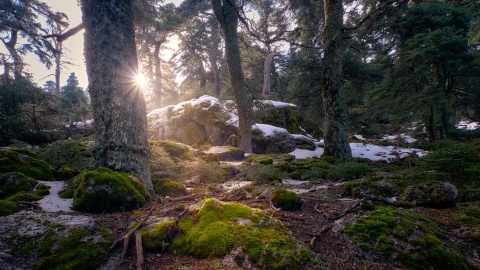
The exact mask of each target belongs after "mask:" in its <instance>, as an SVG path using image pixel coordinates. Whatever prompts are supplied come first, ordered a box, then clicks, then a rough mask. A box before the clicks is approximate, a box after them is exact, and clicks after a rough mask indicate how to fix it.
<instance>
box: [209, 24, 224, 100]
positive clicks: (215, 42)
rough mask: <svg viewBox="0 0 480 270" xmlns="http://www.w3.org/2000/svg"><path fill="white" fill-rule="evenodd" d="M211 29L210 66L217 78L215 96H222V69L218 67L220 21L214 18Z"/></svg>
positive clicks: (215, 78)
mask: <svg viewBox="0 0 480 270" xmlns="http://www.w3.org/2000/svg"><path fill="white" fill-rule="evenodd" d="M211 29H212V30H211V31H212V47H211V48H210V54H209V58H210V66H211V67H212V72H213V76H214V80H215V96H216V97H220V91H221V83H222V79H221V76H220V69H219V68H218V63H217V62H218V58H219V57H220V54H221V52H220V50H219V47H220V33H219V29H218V22H217V21H216V20H215V19H213V20H211Z"/></svg>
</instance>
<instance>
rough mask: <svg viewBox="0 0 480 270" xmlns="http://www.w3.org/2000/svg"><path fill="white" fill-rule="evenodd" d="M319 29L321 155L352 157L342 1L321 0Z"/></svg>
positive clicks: (341, 159) (339, 158)
mask: <svg viewBox="0 0 480 270" xmlns="http://www.w3.org/2000/svg"><path fill="white" fill-rule="evenodd" d="M324 12H325V24H324V29H323V36H322V41H323V46H324V58H323V69H322V78H321V82H320V84H321V87H322V95H323V106H324V109H325V123H324V132H323V133H324V139H325V150H324V155H326V156H333V157H335V158H337V159H338V160H340V161H350V160H352V159H353V158H352V150H351V149H350V144H349V142H348V136H347V131H346V121H347V114H346V107H347V105H346V98H345V93H344V89H343V71H342V68H343V67H342V58H343V50H344V45H343V32H342V26H343V3H342V0H325V9H324Z"/></svg>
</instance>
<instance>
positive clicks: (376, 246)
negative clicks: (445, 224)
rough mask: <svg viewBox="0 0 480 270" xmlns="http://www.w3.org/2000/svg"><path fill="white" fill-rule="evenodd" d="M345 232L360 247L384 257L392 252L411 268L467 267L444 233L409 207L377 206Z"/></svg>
mask: <svg viewBox="0 0 480 270" xmlns="http://www.w3.org/2000/svg"><path fill="white" fill-rule="evenodd" d="M345 233H346V234H347V235H349V236H350V237H352V238H353V240H354V241H355V242H356V243H358V244H359V245H360V247H362V248H363V249H373V250H376V251H379V252H381V253H383V254H385V255H386V256H390V255H392V254H393V253H395V254H396V255H395V256H394V257H396V258H397V259H398V260H400V261H401V262H402V263H403V264H405V265H406V266H408V267H412V268H414V269H430V267H433V268H434V269H469V266H468V263H467V262H466V260H465V259H464V258H463V257H462V255H461V253H459V252H457V251H455V250H456V247H455V246H453V244H451V243H449V242H448V241H447V240H446V236H445V233H444V232H443V231H441V230H440V229H439V228H438V227H437V226H436V224H435V223H434V222H433V221H431V220H429V219H427V218H425V217H423V216H420V215H418V214H415V213H414V212H412V211H411V210H398V209H394V208H391V207H382V208H379V209H377V210H375V211H372V212H370V213H369V214H368V215H367V216H365V217H362V218H359V219H357V220H356V222H355V224H353V226H349V227H347V228H346V229H345ZM402 242H403V243H404V244H401V243H402ZM405 245H409V247H408V248H405Z"/></svg>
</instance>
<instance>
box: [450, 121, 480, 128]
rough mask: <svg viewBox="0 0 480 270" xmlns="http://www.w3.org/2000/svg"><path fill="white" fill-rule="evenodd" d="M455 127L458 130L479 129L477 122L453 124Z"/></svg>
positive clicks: (479, 125)
mask: <svg viewBox="0 0 480 270" xmlns="http://www.w3.org/2000/svg"><path fill="white" fill-rule="evenodd" d="M455 127H456V128H457V129H460V130H476V129H478V128H480V124H479V122H469V121H464V120H463V121H460V122H458V123H457V124H455Z"/></svg>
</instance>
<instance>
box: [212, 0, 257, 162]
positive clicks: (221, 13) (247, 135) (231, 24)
mask: <svg viewBox="0 0 480 270" xmlns="http://www.w3.org/2000/svg"><path fill="white" fill-rule="evenodd" d="M211 1H212V7H213V12H214V13H215V17H216V18H217V20H218V22H219V23H220V26H221V27H222V30H223V35H224V38H225V52H226V58H227V64H228V71H229V73H230V80H231V83H232V88H233V94H234V96H235V102H236V103H237V111H238V122H239V126H238V137H239V147H240V148H242V149H243V151H245V152H246V153H252V100H251V98H250V97H249V96H248V93H247V89H246V87H245V81H244V76H243V69H242V59H241V57H240V48H239V46H238V32H237V26H238V18H237V10H236V9H237V7H236V6H235V1H234V0H223V1H222V0H211Z"/></svg>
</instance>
